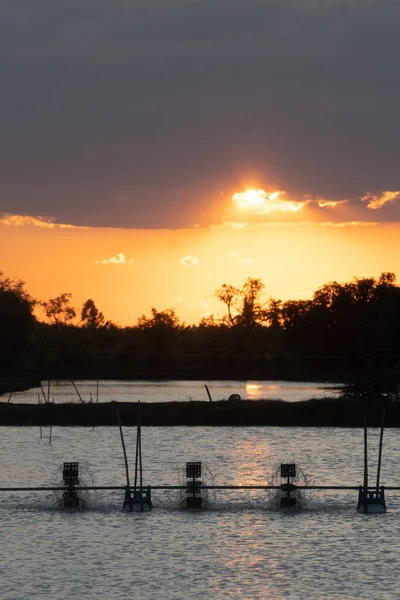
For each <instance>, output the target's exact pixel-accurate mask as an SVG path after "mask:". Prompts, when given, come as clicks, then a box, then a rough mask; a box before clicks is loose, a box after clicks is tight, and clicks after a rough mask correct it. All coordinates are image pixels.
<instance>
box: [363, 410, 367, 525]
mask: <svg viewBox="0 0 400 600" xmlns="http://www.w3.org/2000/svg"><path fill="white" fill-rule="evenodd" d="M367 513H368V432H367V405H366V404H365V407H364V514H367Z"/></svg>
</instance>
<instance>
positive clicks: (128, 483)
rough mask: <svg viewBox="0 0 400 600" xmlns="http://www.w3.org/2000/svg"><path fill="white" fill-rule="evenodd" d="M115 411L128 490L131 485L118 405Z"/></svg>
mask: <svg viewBox="0 0 400 600" xmlns="http://www.w3.org/2000/svg"><path fill="white" fill-rule="evenodd" d="M115 411H116V413H117V420H118V427H119V433H120V436H121V443H122V450H123V453H124V461H125V474H126V485H127V486H128V488H130V487H131V484H130V481H129V467H128V457H127V455H126V448H125V440H124V432H123V431H122V424H121V417H120V414H119V410H118V405H117V406H116V407H115Z"/></svg>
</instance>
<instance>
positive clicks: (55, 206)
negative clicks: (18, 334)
mask: <svg viewBox="0 0 400 600" xmlns="http://www.w3.org/2000/svg"><path fill="white" fill-rule="evenodd" d="M5 4H6V9H5V10H3V11H2V12H1V15H0V75H1V82H2V85H1V93H0V106H1V114H2V126H1V135H0V271H3V273H4V274H5V275H6V276H9V277H11V278H21V279H23V280H24V281H26V284H27V289H28V291H29V292H30V293H31V294H32V295H33V296H34V297H36V298H38V299H41V300H46V299H48V298H50V297H54V296H57V295H59V294H60V293H62V292H71V293H72V302H73V304H74V306H75V307H76V308H77V309H79V308H80V306H81V305H82V303H83V302H84V301H85V300H87V299H88V298H89V297H91V298H93V299H94V300H95V302H96V304H97V305H98V306H99V308H100V309H101V310H102V311H103V312H104V315H105V317H106V318H107V319H111V320H113V321H115V322H117V323H118V324H121V325H129V324H134V323H135V322H136V320H137V318H138V317H139V316H140V315H141V314H142V313H149V311H150V308H151V307H152V306H155V307H156V308H158V309H164V308H175V309H176V311H177V313H178V314H179V315H180V316H181V317H182V319H183V320H185V321H186V322H188V323H190V322H197V321H198V320H199V319H200V318H201V317H202V316H204V315H208V314H210V313H214V314H216V313H218V312H221V311H222V306H221V305H220V304H219V303H218V301H217V300H216V299H215V297H214V291H215V289H216V288H217V287H220V286H221V285H222V284H223V283H232V284H234V285H241V284H242V283H243V282H244V280H245V279H246V278H247V277H248V276H251V277H259V278H261V279H262V280H263V282H264V283H265V285H266V296H267V297H268V296H273V297H275V298H278V299H281V300H286V299H289V298H291V299H298V298H306V297H310V296H311V294H312V292H313V291H314V290H315V289H316V288H317V287H319V286H320V285H322V284H324V283H326V282H328V281H330V280H338V281H347V280H350V279H351V278H352V277H354V276H358V277H363V276H364V277H366V276H378V275H379V274H380V272H382V271H394V272H395V273H396V275H397V276H398V277H399V278H400V252H399V250H400V243H399V239H400V191H399V190H400V172H399V164H400V144H399V125H400V77H399V70H400V67H399V61H398V56H399V55H400V41H399V36H398V31H399V25H400V2H394V1H393V0H379V2H378V1H374V0H263V1H260V0H247V1H245V0H213V1H211V0H201V1H200V0H185V1H182V0H163V1H161V0H113V1H112V0H69V1H68V2H52V1H50V0H36V1H35V2H34V3H32V1H31V0H18V1H16V0H13V1H7V0H6V3H5Z"/></svg>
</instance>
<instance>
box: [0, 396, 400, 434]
mask: <svg viewBox="0 0 400 600" xmlns="http://www.w3.org/2000/svg"><path fill="white" fill-rule="evenodd" d="M117 408H118V411H119V414H120V417H121V421H122V424H123V425H128V426H129V425H136V423H137V404H136V403H130V402H124V403H116V402H104V403H99V404H75V403H74V404H72V403H68V404H13V403H7V402H0V426H7V425H14V426H15V425H16V426H32V425H59V426H83V427H91V426H93V425H98V426H104V425H105V426H114V427H115V426H117V422H118V421H117ZM381 412H382V408H381V405H380V404H377V403H375V404H370V405H369V406H368V408H367V415H368V425H369V426H371V427H378V426H380V423H381ZM363 419H364V404H363V403H362V402H358V401H349V400H339V399H336V398H335V399H323V400H321V399H315V400H314V399H312V400H308V401H305V402H284V401H280V400H257V401H246V400H242V401H239V402H229V401H219V402H160V403H141V422H142V425H143V426H162V427H167V426H238V427H240V426H277V427H362V426H363V422H364V420H363ZM385 424H386V426H387V427H400V404H390V405H388V406H387V410H386V419H385Z"/></svg>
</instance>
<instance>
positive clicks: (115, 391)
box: [11, 380, 338, 403]
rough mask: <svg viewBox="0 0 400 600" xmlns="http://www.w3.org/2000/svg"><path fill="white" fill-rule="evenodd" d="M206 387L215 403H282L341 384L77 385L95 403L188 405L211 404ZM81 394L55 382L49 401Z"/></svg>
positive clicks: (28, 398)
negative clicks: (243, 400) (231, 400)
mask: <svg viewBox="0 0 400 600" xmlns="http://www.w3.org/2000/svg"><path fill="white" fill-rule="evenodd" d="M204 384H207V385H208V387H209V390H210V393H211V395H212V398H213V400H224V399H225V400H227V399H228V398H229V396H230V395H231V394H240V396H241V397H242V398H246V399H248V400H257V399H260V398H261V399H264V398H270V399H282V400H286V401H288V402H299V401H301V400H307V399H309V398H315V397H324V396H326V395H331V396H332V395H334V394H335V393H336V392H337V390H338V384H332V383H315V382H307V381H209V382H207V381H107V380H106V381H100V382H99V384H98V388H97V382H96V381H77V382H75V385H76V387H77V389H78V392H79V394H80V396H81V397H82V398H83V399H84V400H85V401H90V399H92V400H93V402H96V400H97V397H98V399H99V402H109V401H111V400H117V401H118V402H136V401H137V400H141V401H143V402H171V401H174V402H185V401H188V400H204V401H208V396H207V392H206V389H205V387H204ZM42 386H43V389H41V388H32V389H30V390H27V391H25V392H17V393H14V394H13V395H12V397H11V401H12V402H29V403H30V402H34V403H36V402H38V400H41V401H42V400H43V399H44V396H46V397H47V395H48V382H47V381H44V382H43V384H42ZM78 392H77V391H76V389H75V388H74V386H73V384H72V383H71V382H70V381H52V382H51V384H50V399H51V400H52V401H53V400H54V402H71V401H72V402H79V401H80V400H79V396H78Z"/></svg>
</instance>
